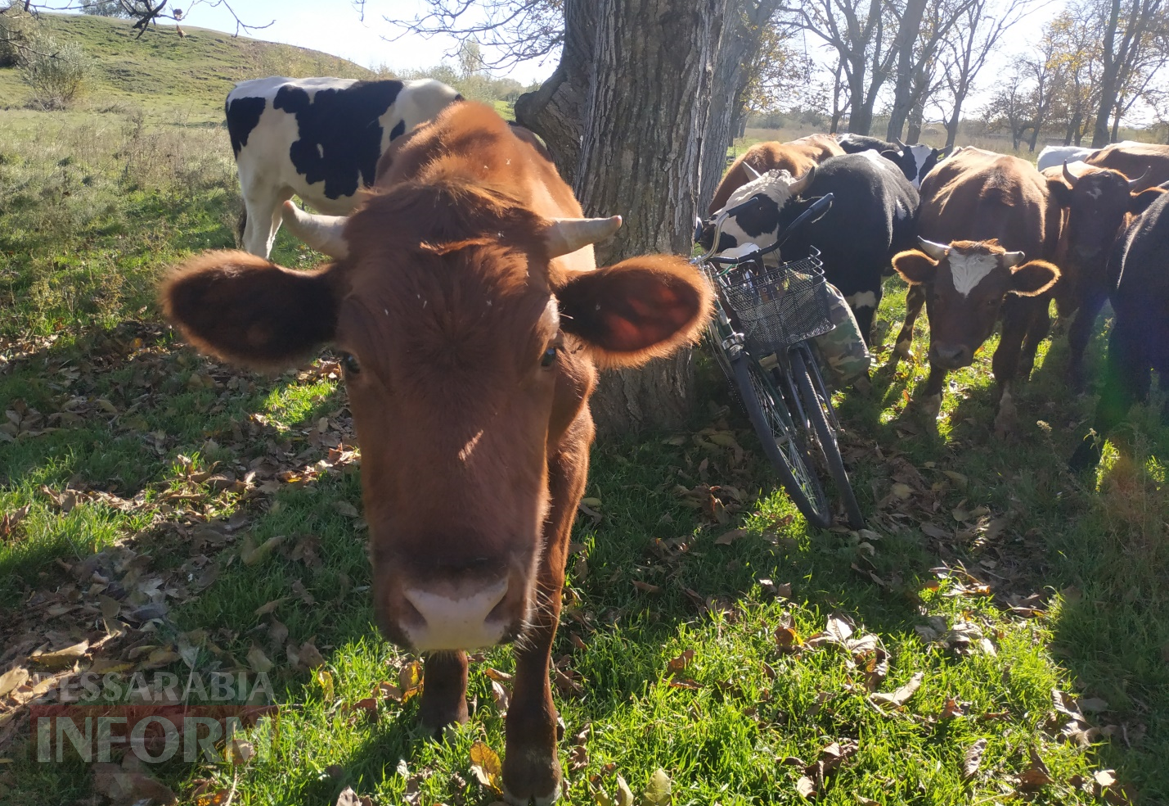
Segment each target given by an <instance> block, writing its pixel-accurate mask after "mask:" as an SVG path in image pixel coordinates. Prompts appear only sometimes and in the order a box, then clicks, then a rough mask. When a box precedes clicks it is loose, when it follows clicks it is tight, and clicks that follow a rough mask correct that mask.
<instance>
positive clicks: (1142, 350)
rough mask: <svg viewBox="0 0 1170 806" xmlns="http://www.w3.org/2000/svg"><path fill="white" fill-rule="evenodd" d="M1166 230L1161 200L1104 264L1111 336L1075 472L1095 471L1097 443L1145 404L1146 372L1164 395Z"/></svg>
mask: <svg viewBox="0 0 1170 806" xmlns="http://www.w3.org/2000/svg"><path fill="white" fill-rule="evenodd" d="M1168 242H1170V225H1168V224H1167V196H1166V194H1165V193H1163V194H1161V196H1159V197H1158V198H1157V200H1156V201H1154V203H1153V204H1151V205H1150V206H1149V207H1147V208H1146V211H1145V212H1144V213H1142V214H1141V216H1139V217H1137V218H1135V219H1134V220H1133V221H1132V222H1131V223H1130V225H1129V226H1128V227H1127V228H1126V229H1125V230H1123V231H1122V233H1121V234H1120V236H1119V237H1118V239H1117V243H1116V244H1114V246H1113V251H1112V254H1111V255H1110V258H1109V282H1110V283H1111V284H1112V286H1113V290H1112V291H1111V292H1110V294H1109V299H1110V301H1111V302H1112V303H1113V311H1114V319H1113V332H1112V333H1110V334H1109V353H1108V356H1107V357H1106V359H1105V377H1104V379H1103V381H1102V384H1101V398H1100V400H1099V401H1098V403H1097V414H1096V417H1095V418H1094V421H1093V430H1094V431H1095V432H1096V435H1095V436H1094V435H1092V434H1090V435H1089V436H1087V437H1085V439H1084V441H1083V442H1082V443H1081V445H1080V446H1079V447H1078V448H1077V451H1076V453H1075V454H1073V457H1072V459H1071V460H1070V461H1069V464H1070V465H1071V466H1072V467H1073V469H1074V470H1084V469H1087V468H1092V467H1096V466H1097V463H1098V462H1099V461H1100V460H1101V440H1103V439H1105V437H1107V436H1108V435H1109V432H1110V431H1111V430H1113V429H1114V428H1115V427H1116V426H1117V425H1118V424H1119V423H1120V422H1121V421H1122V420H1123V419H1124V418H1125V415H1126V412H1128V411H1129V408H1130V406H1132V405H1133V404H1134V403H1135V402H1137V401H1139V400H1145V399H1146V397H1147V395H1148V393H1149V391H1150V373H1151V370H1153V371H1154V372H1157V373H1158V382H1159V384H1160V385H1161V388H1162V389H1163V390H1165V389H1166V386H1167V376H1168V375H1170V347H1168V345H1170V303H1168V301H1167V300H1168V299H1170V271H1168V270H1167V267H1168V266H1170V248H1168V246H1167V244H1168Z"/></svg>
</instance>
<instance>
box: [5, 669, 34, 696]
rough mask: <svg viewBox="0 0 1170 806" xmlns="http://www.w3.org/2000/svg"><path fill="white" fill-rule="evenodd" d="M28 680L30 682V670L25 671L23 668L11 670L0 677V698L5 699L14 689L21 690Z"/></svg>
mask: <svg viewBox="0 0 1170 806" xmlns="http://www.w3.org/2000/svg"><path fill="white" fill-rule="evenodd" d="M26 680H28V669H25V668H24V667H23V666H17V667H15V668H13V669H9V670H8V671H7V672H5V673H4V674H2V675H0V697H3V696H4V695H6V694H7V693H8V692H10V691H13V690H14V689H18V688H20V687H21V686H23V685H24V683H25V681H26Z"/></svg>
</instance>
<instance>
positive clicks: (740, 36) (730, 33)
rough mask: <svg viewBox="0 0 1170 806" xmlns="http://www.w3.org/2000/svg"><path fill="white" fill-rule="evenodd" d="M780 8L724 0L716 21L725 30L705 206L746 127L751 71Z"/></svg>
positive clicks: (702, 197)
mask: <svg viewBox="0 0 1170 806" xmlns="http://www.w3.org/2000/svg"><path fill="white" fill-rule="evenodd" d="M779 5H780V0H759V2H758V3H755V4H752V3H750V2H749V3H744V2H743V0H722V12H721V13H720V14H719V17H718V19H717V20H716V24H719V25H720V31H719V42H718V46H717V49H716V54H717V55H716V58H715V70H714V74H713V75H712V77H711V86H712V88H713V90H714V91H713V92H712V95H711V101H710V102H711V109H710V112H709V113H708V116H707V127H706V131H705V133H704V135H703V141H702V143H701V149H702V154H703V157H702V167H701V171H700V176H699V201H700V203H701V206H702V205H705V204H706V203H707V201H708V200H710V199H711V197H712V196H714V195H715V187H716V186H717V185H718V184H719V180H720V178H722V176H723V172H724V171H725V169H726V168H727V160H726V155H727V147H728V146H730V145H731V143H732V141H733V140H734V139H735V137H736V135H737V133H738V131H739V130H740V129H741V128H742V123H743V119H744V114H743V112H744V93H745V91H746V89H747V84H748V80H749V79H750V77H751V76H750V75H749V68H750V66H751V65H752V64H754V63H755V61H756V58H757V57H758V55H759V50H760V43H761V38H762V36H763V32H764V27H765V26H766V25H767V24H768V22H769V20H770V19H771V17H772V14H773V13H774V12H775V11H776V9H777V7H778V6H779ZM720 23H721V24H720Z"/></svg>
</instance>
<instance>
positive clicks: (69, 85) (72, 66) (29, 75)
mask: <svg viewBox="0 0 1170 806" xmlns="http://www.w3.org/2000/svg"><path fill="white" fill-rule="evenodd" d="M92 71H93V66H92V64H91V63H90V60H89V58H88V57H87V56H86V55H85V52H84V51H83V50H82V49H81V46H80V45H76V44H74V43H72V42H70V43H67V44H64V45H61V44H58V43H57V41H56V40H54V39H53V38H52V37H50V36H45V35H38V36H35V37H33V38H32V39H30V40H29V45H28V48H27V50H26V51H25V53H24V56H23V58H22V59H21V63H20V72H21V77H22V78H23V79H24V82H25V83H26V84H28V85H29V86H30V87H31V88H32V91H33V96H32V102H33V104H34V105H36V106H39V107H41V108H42V109H62V108H64V107H67V106H69V105H70V104H71V103H73V101H75V100H76V99H77V97H78V95H80V94H81V91H82V89H83V88H84V87H85V83H86V80H87V79H88V78H89V76H90V74H91V73H92Z"/></svg>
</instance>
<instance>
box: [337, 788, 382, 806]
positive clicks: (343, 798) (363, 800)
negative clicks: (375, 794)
mask: <svg viewBox="0 0 1170 806" xmlns="http://www.w3.org/2000/svg"><path fill="white" fill-rule="evenodd" d="M334 806H374V801H373V799H372V798H368V797H366V796H365V795H359V794H358V793H356V792H354V791H353V787H349V786H347V787H346V788H345V789H343V790H341V794H340V795H338V796H337V802H336V803H335V804H334Z"/></svg>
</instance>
